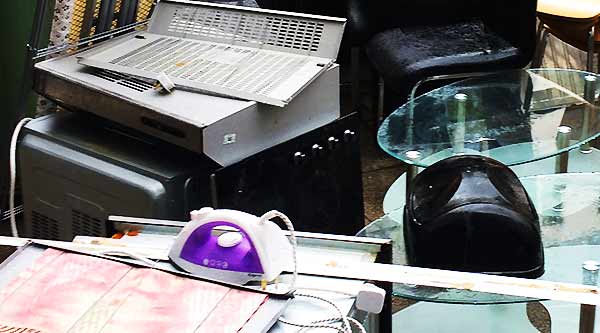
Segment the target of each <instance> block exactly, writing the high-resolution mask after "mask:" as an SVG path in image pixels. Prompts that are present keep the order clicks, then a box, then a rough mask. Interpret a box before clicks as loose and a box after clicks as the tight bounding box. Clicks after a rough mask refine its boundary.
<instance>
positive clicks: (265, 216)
mask: <svg viewBox="0 0 600 333" xmlns="http://www.w3.org/2000/svg"><path fill="white" fill-rule="evenodd" d="M275 217H279V218H280V219H281V220H282V221H283V223H285V226H286V227H287V229H288V231H289V232H290V242H291V243H292V260H293V263H294V275H293V276H292V282H290V291H294V288H295V287H296V279H297V278H298V261H297V257H296V248H297V247H298V242H297V241H296V235H295V234H294V225H293V224H292V221H290V219H289V218H288V217H287V216H286V215H285V214H283V213H281V212H278V211H276V210H272V211H270V212H267V213H265V214H263V216H261V217H260V222H261V223H263V222H266V221H269V220H270V219H272V218H275Z"/></svg>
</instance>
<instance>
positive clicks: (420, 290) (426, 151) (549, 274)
mask: <svg viewBox="0 0 600 333" xmlns="http://www.w3.org/2000/svg"><path fill="white" fill-rule="evenodd" d="M597 81H598V76H597V75H596V74H592V73H587V72H582V71H577V70H568V69H531V70H518V71H510V72H501V73H497V74H490V75H485V76H481V77H476V78H471V79H467V80H463V81H460V82H457V83H454V84H451V85H447V86H445V87H442V88H439V89H437V90H433V91H431V92H429V93H427V94H424V95H422V96H420V97H417V98H415V99H414V100H412V101H410V102H409V103H407V104H405V105H403V106H402V107H400V108H399V109H397V110H396V111H395V112H393V113H392V114H391V115H390V116H389V117H388V118H387V119H386V120H385V121H384V122H383V123H382V125H381V127H380V129H379V132H378V142H379V145H380V146H381V148H382V149H383V150H384V151H386V152H387V153H388V154H390V155H391V156H393V157H394V158H397V159H400V160H402V161H404V162H405V163H407V164H408V172H407V173H406V174H405V175H403V176H402V177H401V178H399V179H398V180H397V181H396V182H395V183H394V185H392V187H391V188H390V190H389V191H388V193H387V194H386V198H385V200H384V212H385V213H386V215H385V216H384V217H382V218H381V219H379V220H377V221H374V222H373V223H371V224H370V225H368V226H367V227H365V228H364V229H363V230H362V231H361V232H360V233H359V234H358V236H366V237H376V238H377V237H379V238H389V239H392V240H393V241H394V245H393V248H394V253H393V261H394V263H395V264H406V259H405V250H404V235H403V207H404V202H405V195H406V193H408V191H410V187H411V181H412V179H413V178H414V177H416V175H417V174H418V171H419V168H427V167H429V166H430V165H432V164H434V163H436V162H438V161H440V160H443V159H445V158H448V157H450V156H454V155H462V154H477V155H485V156H488V157H491V158H493V159H496V160H498V161H500V162H502V163H504V164H506V165H508V166H510V167H511V169H513V170H514V171H515V172H516V173H517V175H519V177H520V178H521V180H522V182H523V184H524V185H525V187H526V189H527V191H528V193H529V195H530V196H531V198H532V200H533V201H534V204H535V206H536V209H537V211H538V214H539V215H540V224H541V230H542V236H543V242H544V254H545V274H544V275H543V276H542V277H540V278H539V279H543V280H549V281H559V282H570V283H577V284H582V283H583V284H596V283H597V278H598V277H597V272H598V271H595V273H593V272H592V273H590V271H588V270H584V269H582V264H583V263H584V262H586V261H590V260H591V261H600V174H598V173H594V172H596V171H600V151H598V150H597V149H595V148H592V147H590V145H589V143H590V141H592V140H594V139H596V138H597V137H598V136H599V135H600V119H598V118H599V117H598V116H597V113H598V112H599V108H598V106H597V105H596V104H597V100H598V95H599V94H598V92H599V88H600V85H598V84H597V83H598V82H597ZM577 148H579V149H577ZM567 172H571V173H570V174H569V173H567ZM573 172H576V173H573ZM394 295H395V296H398V297H402V298H408V299H412V300H416V301H424V302H423V303H418V304H417V305H418V306H419V307H417V308H414V309H413V310H412V312H410V311H409V312H410V313H409V312H406V314H403V313H405V312H404V311H401V312H399V313H397V314H396V315H395V316H400V318H398V320H397V321H398V322H400V323H403V324H402V328H406V327H413V326H411V325H412V324H414V328H415V330H414V331H415V332H428V331H440V332H441V331H444V332H461V331H464V330H463V328H464V327H468V324H469V323H470V324H473V325H474V326H473V327H477V329H478V330H479V331H481V332H488V331H489V332H497V331H498V329H499V328H498V325H492V326H490V327H488V328H486V329H483V330H482V327H481V319H482V318H488V319H489V321H490V322H492V321H494V322H497V320H499V319H497V318H503V319H501V320H500V321H501V322H502V323H503V325H504V328H506V329H507V331H511V332H531V331H536V330H532V327H531V325H530V324H528V321H527V318H526V315H525V314H524V313H525V312H524V309H525V303H527V302H532V301H539V300H534V299H531V298H522V297H513V296H504V295H497V294H488V293H480V292H470V291H463V290H450V289H442V288H430V287H421V286H414V285H395V286H394ZM544 304H545V305H546V307H547V308H548V311H549V312H550V314H551V316H552V315H553V313H554V314H556V316H557V318H560V320H554V319H556V318H553V320H552V326H553V330H552V331H553V332H555V331H558V332H572V331H576V330H577V325H578V319H579V317H578V316H576V314H577V312H578V310H579V306H577V305H574V304H568V306H566V307H565V306H564V303H561V304H558V305H557V304H556V303H552V302H544ZM474 305H478V306H475V307H473V306H474ZM409 309H410V308H409ZM450 309H454V310H452V311H453V312H452V313H454V314H453V315H449V316H446V317H444V318H445V319H444V318H440V319H441V321H442V323H437V321H426V322H427V323H429V324H428V325H429V326H427V325H425V326H424V325H423V323H424V322H423V321H422V320H416V319H415V320H413V319H411V318H415V315H416V314H421V315H420V317H419V318H421V317H423V316H425V317H431V316H432V315H435V316H438V317H439V313H440V312H443V313H445V311H450ZM457 311H458V312H457ZM573 311H574V312H573ZM564 313H569V314H575V315H569V316H567V317H568V318H567V319H564V318H563V317H564V315H562V314H564ZM469 314H473V315H469ZM469 316H470V317H469ZM423 318H424V317H423ZM421 319H422V318H421ZM486 320H487V319H484V321H486ZM411 323H412V324H411ZM451 323H454V324H456V325H455V326H456V329H454V330H453V329H448V327H452V325H451ZM498 323H499V322H497V324H498ZM556 323H561V325H562V326H560V327H555V325H556ZM596 324H597V325H598V322H597V323H596ZM395 325H396V320H395ZM465 325H466V326H465ZM511 325H513V326H512V327H510V326H511ZM500 330H501V331H503V330H502V329H500Z"/></svg>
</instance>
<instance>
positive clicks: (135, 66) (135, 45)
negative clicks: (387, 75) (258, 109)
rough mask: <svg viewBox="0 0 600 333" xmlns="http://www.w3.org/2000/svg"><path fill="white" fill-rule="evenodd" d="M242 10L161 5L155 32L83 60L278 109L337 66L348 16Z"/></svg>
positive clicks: (99, 50) (107, 47)
mask: <svg viewBox="0 0 600 333" xmlns="http://www.w3.org/2000/svg"><path fill="white" fill-rule="evenodd" d="M240 8H241V7H234V6H225V5H215V4H207V3H198V2H193V3H190V2H187V1H181V0H179V1H165V2H161V3H160V5H159V7H158V8H157V11H156V14H155V17H154V18H153V19H152V24H151V26H150V29H149V32H140V33H136V34H134V35H131V36H128V37H126V38H121V39H117V40H114V41H110V42H107V43H105V44H106V45H104V46H102V47H99V48H97V49H94V50H92V51H90V52H86V53H84V54H82V55H81V56H80V63H82V64H84V65H88V66H94V67H98V68H104V69H108V70H113V71H117V72H121V73H126V74H130V75H136V76H141V77H147V78H152V79H155V78H156V77H157V76H158V75H159V74H161V73H164V74H166V75H167V76H169V77H170V78H171V79H172V80H173V82H174V83H175V84H176V85H177V86H180V87H183V88H188V89H192V90H199V91H203V92H211V93H215V94H220V95H226V96H233V97H237V98H242V99H248V100H255V101H259V102H263V103H267V104H273V105H278V106H284V105H286V104H287V103H289V102H290V101H291V99H292V98H293V97H295V96H296V95H297V94H298V93H300V91H302V89H303V88H304V87H306V86H307V85H308V84H309V83H310V82H311V81H312V80H314V79H315V78H316V77H317V76H318V75H319V74H320V73H322V72H323V71H324V70H326V69H327V67H329V66H331V65H332V64H333V62H334V58H335V56H336V54H337V50H338V48H339V40H341V34H342V31H343V25H344V20H341V19H328V18H323V17H318V16H308V15H298V16H294V14H290V13H281V12H274V11H264V10H255V9H247V8H243V9H240ZM333 32H335V33H333ZM332 33H333V36H332ZM334 40H336V41H337V43H332V41H334ZM334 50H335V52H333V51H334Z"/></svg>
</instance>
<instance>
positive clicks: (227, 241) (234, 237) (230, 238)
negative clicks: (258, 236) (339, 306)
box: [217, 232, 243, 248]
mask: <svg viewBox="0 0 600 333" xmlns="http://www.w3.org/2000/svg"><path fill="white" fill-rule="evenodd" d="M242 239H243V237H242V234H240V233H239V232H226V233H224V234H222V235H221V236H219V238H217V244H218V245H219V246H220V247H227V248H228V247H234V246H236V245H238V244H239V243H241V242H242Z"/></svg>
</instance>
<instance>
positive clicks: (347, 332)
mask: <svg viewBox="0 0 600 333" xmlns="http://www.w3.org/2000/svg"><path fill="white" fill-rule="evenodd" d="M275 217H279V218H280V219H281V220H282V221H283V222H284V223H285V225H286V227H287V229H288V231H289V232H290V242H291V243H292V260H293V264H294V272H293V277H292V282H291V283H290V291H294V288H295V286H296V280H297V278H298V260H297V256H296V252H297V247H298V243H297V241H296V235H295V234H294V225H293V224H292V221H290V219H289V218H288V217H287V216H286V215H285V214H283V213H281V212H278V211H276V210H272V211H270V212H267V213H265V214H263V216H261V217H260V222H265V221H268V220H271V219H272V218H275ZM294 296H297V297H307V298H313V299H317V300H320V301H322V302H325V303H327V304H329V305H331V307H333V308H334V309H335V311H336V312H337V317H333V318H327V319H322V320H317V321H313V322H310V323H296V322H292V321H289V320H287V319H285V318H279V321H280V322H282V323H284V324H287V325H291V326H296V327H302V328H329V329H333V330H336V331H338V332H340V333H352V327H351V325H350V323H352V324H354V325H355V326H356V327H357V328H358V329H359V331H360V332H361V333H366V330H365V328H364V327H363V326H362V325H361V323H359V322H358V321H357V320H356V319H354V318H351V317H348V316H344V314H343V313H342V311H341V310H340V308H339V307H338V306H337V305H336V304H335V303H333V302H332V301H330V300H328V299H325V298H323V297H319V296H315V295H309V294H301V293H294ZM340 321H341V322H342V326H341V327H338V326H335V325H331V324H330V323H332V322H340Z"/></svg>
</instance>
